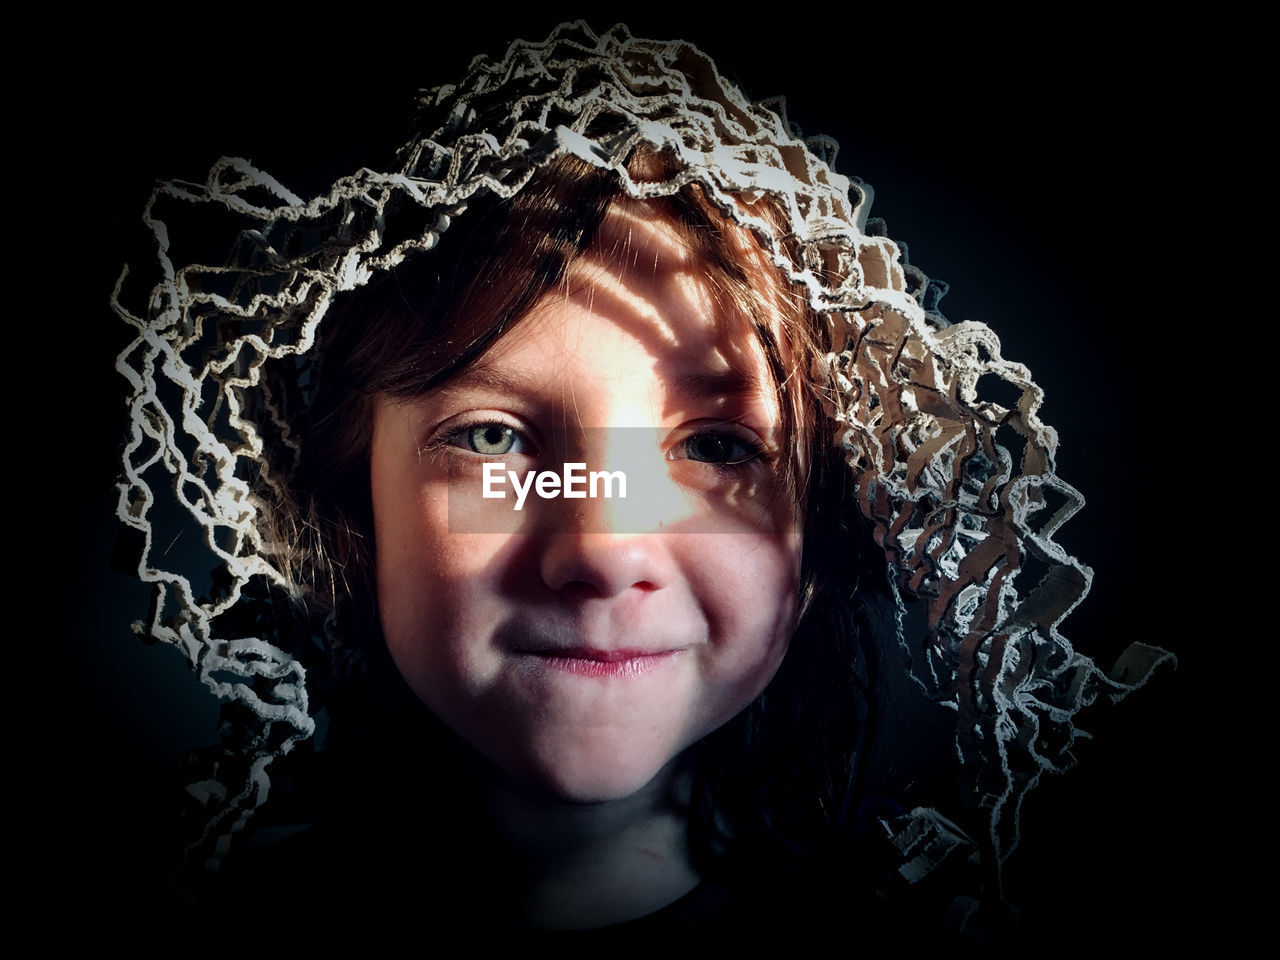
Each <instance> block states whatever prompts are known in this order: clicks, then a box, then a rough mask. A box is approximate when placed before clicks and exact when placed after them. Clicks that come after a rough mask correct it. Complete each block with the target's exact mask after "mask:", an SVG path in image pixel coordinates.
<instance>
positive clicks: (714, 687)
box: [687, 535, 800, 725]
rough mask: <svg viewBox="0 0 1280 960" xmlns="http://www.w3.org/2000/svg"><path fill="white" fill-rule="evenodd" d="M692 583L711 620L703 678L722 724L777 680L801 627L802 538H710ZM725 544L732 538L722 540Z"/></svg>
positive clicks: (710, 708)
mask: <svg viewBox="0 0 1280 960" xmlns="http://www.w3.org/2000/svg"><path fill="white" fill-rule="evenodd" d="M709 539H710V540H711V541H712V543H711V544H710V545H709V546H710V548H711V551H710V552H704V553H703V555H702V556H700V557H699V558H697V559H696V560H694V562H693V563H692V564H691V566H690V567H688V568H687V569H690V570H692V571H696V573H695V574H694V576H693V577H691V584H692V586H693V589H694V592H695V594H696V595H697V597H698V600H699V605H700V606H701V608H702V611H703V614H704V615H705V617H706V619H707V626H708V630H709V640H710V642H709V644H708V646H707V649H706V654H705V656H706V662H705V665H704V677H705V678H706V680H707V682H708V689H709V692H711V694H712V696H711V697H710V698H709V702H708V704H707V705H706V707H707V709H706V711H705V714H704V715H705V716H706V718H707V720H708V721H710V722H714V723H715V724H716V725H719V724H720V723H723V722H725V721H726V720H728V719H730V718H731V717H733V716H734V715H735V714H737V713H739V712H740V711H741V710H743V709H744V708H745V707H746V706H747V705H748V704H749V703H750V702H751V701H752V700H754V699H755V698H756V697H757V696H758V695H759V694H760V692H761V691H762V690H763V689H764V688H765V686H766V685H767V684H768V683H769V680H770V679H772V677H773V675H774V673H775V672H776V671H777V669H778V666H779V665H780V664H781V663H782V658H783V656H784V655H785V654H786V651H787V645H788V644H789V643H790V640H791V634H792V633H793V631H794V629H795V616H796V608H797V594H798V591H799V581H800V549H799V537H798V535H797V536H790V535H784V536H779V537H747V538H743V539H742V540H741V541H740V540H739V538H737V537H711V538H709ZM720 541H733V542H726V543H721V542H720Z"/></svg>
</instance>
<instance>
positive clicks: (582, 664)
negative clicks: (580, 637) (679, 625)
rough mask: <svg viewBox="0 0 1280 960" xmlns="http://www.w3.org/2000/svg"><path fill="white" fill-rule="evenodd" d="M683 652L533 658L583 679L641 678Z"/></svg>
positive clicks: (545, 655) (665, 651) (547, 655)
mask: <svg viewBox="0 0 1280 960" xmlns="http://www.w3.org/2000/svg"><path fill="white" fill-rule="evenodd" d="M679 652H680V651H679V650H664V651H662V652H661V653H635V654H627V653H622V654H621V655H608V656H600V657H596V656H577V655H565V654H560V653H534V654H533V656H535V657H537V658H538V659H539V660H541V661H542V662H543V663H545V664H546V665H547V666H549V667H553V668H555V669H556V670H563V671H565V672H566V673H575V674H577V675H578V676H580V677H639V676H642V675H644V674H646V673H648V672H649V671H650V670H654V669H656V668H657V667H660V666H661V665H662V664H664V663H666V662H667V661H668V660H670V659H671V658H672V657H674V656H676V654H678V653H679Z"/></svg>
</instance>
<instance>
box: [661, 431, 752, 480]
mask: <svg viewBox="0 0 1280 960" xmlns="http://www.w3.org/2000/svg"><path fill="white" fill-rule="evenodd" d="M708 439H713V440H717V441H720V442H722V443H723V442H726V441H727V442H728V443H729V444H730V445H731V447H732V448H737V449H739V450H742V451H743V453H742V455H738V456H733V457H732V458H731V459H728V458H726V459H724V460H717V459H713V458H712V457H713V456H714V454H712V455H711V456H707V455H706V454H707V453H708V451H703V453H704V456H703V457H698V456H693V455H692V454H691V453H689V451H690V450H691V448H692V447H693V445H694V444H695V443H697V442H699V441H706V440H708ZM678 450H684V451H686V455H685V456H683V457H679V456H676V455H675V454H676V452H677V451H678ZM667 459H668V460H692V461H694V462H696V463H705V464H707V465H708V466H710V467H713V468H715V469H718V470H725V471H729V472H732V471H733V470H735V469H740V468H743V467H746V466H748V465H749V464H752V463H754V462H756V461H757V460H763V459H765V450H764V446H763V445H762V444H761V443H760V442H759V441H758V440H756V439H754V438H753V437H749V436H747V435H746V433H745V432H742V431H738V430H732V429H726V428H705V429H702V430H697V431H695V432H694V433H691V434H690V435H689V436H687V437H685V438H684V439H683V440H681V441H680V442H679V443H677V444H675V445H674V446H673V447H672V448H671V449H670V450H668V451H667Z"/></svg>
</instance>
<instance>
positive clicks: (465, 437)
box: [428, 419, 769, 474]
mask: <svg viewBox="0 0 1280 960" xmlns="http://www.w3.org/2000/svg"><path fill="white" fill-rule="evenodd" d="M494 428H496V429H498V430H501V431H502V432H503V439H506V438H508V437H509V438H511V439H513V440H514V442H515V444H517V445H518V446H519V449H508V450H502V451H500V452H491V451H484V450H477V449H476V444H475V433H476V432H477V431H481V430H483V431H488V430H490V429H494ZM708 440H715V441H719V442H721V443H727V444H729V447H730V450H731V451H732V454H731V456H732V458H731V459H729V458H726V459H723V460H720V459H715V453H713V452H711V451H707V450H705V449H704V450H703V451H701V453H702V456H698V455H696V451H695V450H694V445H695V444H699V443H705V442H706V441H708ZM499 442H500V441H495V442H494V445H495V446H496V445H497V444H498V443H499ZM428 446H449V447H456V448H458V449H461V450H465V451H467V452H469V453H474V454H476V455H478V456H482V457H485V456H488V457H505V456H508V455H517V456H531V455H535V454H536V453H537V447H536V445H535V444H534V443H533V441H532V440H531V439H530V438H529V435H528V433H527V432H526V431H525V430H522V429H521V428H520V427H518V426H516V425H515V424H513V423H510V422H508V421H506V420H497V419H485V420H474V421H471V422H469V423H463V424H461V425H459V426H457V427H454V428H453V429H451V430H449V431H448V432H447V433H445V434H443V435H441V436H440V437H439V438H438V439H436V440H434V441H432V442H431V443H429V444H428ZM681 453H683V455H679V454H681ZM666 459H667V460H689V461H691V462H694V463H702V464H706V465H707V467H709V468H711V469H714V470H716V471H721V472H724V473H726V474H732V473H734V472H735V471H738V470H743V469H746V468H747V467H749V466H750V465H751V464H753V463H756V462H758V461H767V460H768V459H769V457H768V454H767V452H766V449H765V447H764V445H763V444H762V443H761V442H760V441H759V440H758V439H756V437H755V435H754V434H750V433H749V432H748V431H746V430H745V429H742V428H735V427H733V426H732V425H727V424H726V425H719V424H717V425H715V426H707V427H703V428H701V429H694V430H693V431H692V432H690V433H689V434H688V436H685V437H683V438H682V439H680V440H679V441H678V442H677V443H675V444H673V445H672V446H671V447H670V448H669V449H668V450H667V452H666Z"/></svg>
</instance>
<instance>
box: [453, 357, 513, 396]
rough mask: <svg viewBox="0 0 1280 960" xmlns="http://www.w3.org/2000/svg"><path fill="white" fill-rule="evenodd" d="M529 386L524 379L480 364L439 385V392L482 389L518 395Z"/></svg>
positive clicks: (471, 366)
mask: <svg viewBox="0 0 1280 960" xmlns="http://www.w3.org/2000/svg"><path fill="white" fill-rule="evenodd" d="M528 386H529V381H528V379H527V378H525V377H513V376H511V375H510V374H509V373H506V372H505V371H503V370H500V369H498V368H497V367H491V366H488V365H486V364H484V363H481V362H476V363H472V364H471V365H470V366H468V367H467V368H466V369H465V370H463V371H461V372H460V373H459V374H458V375H457V376H454V377H452V378H450V379H449V380H447V381H445V382H444V383H442V384H441V385H440V389H441V390H459V389H467V388H472V387H482V388H487V389H489V390H494V391H496V392H498V393H518V392H520V391H522V390H524V389H525V388H526V387H528Z"/></svg>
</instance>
